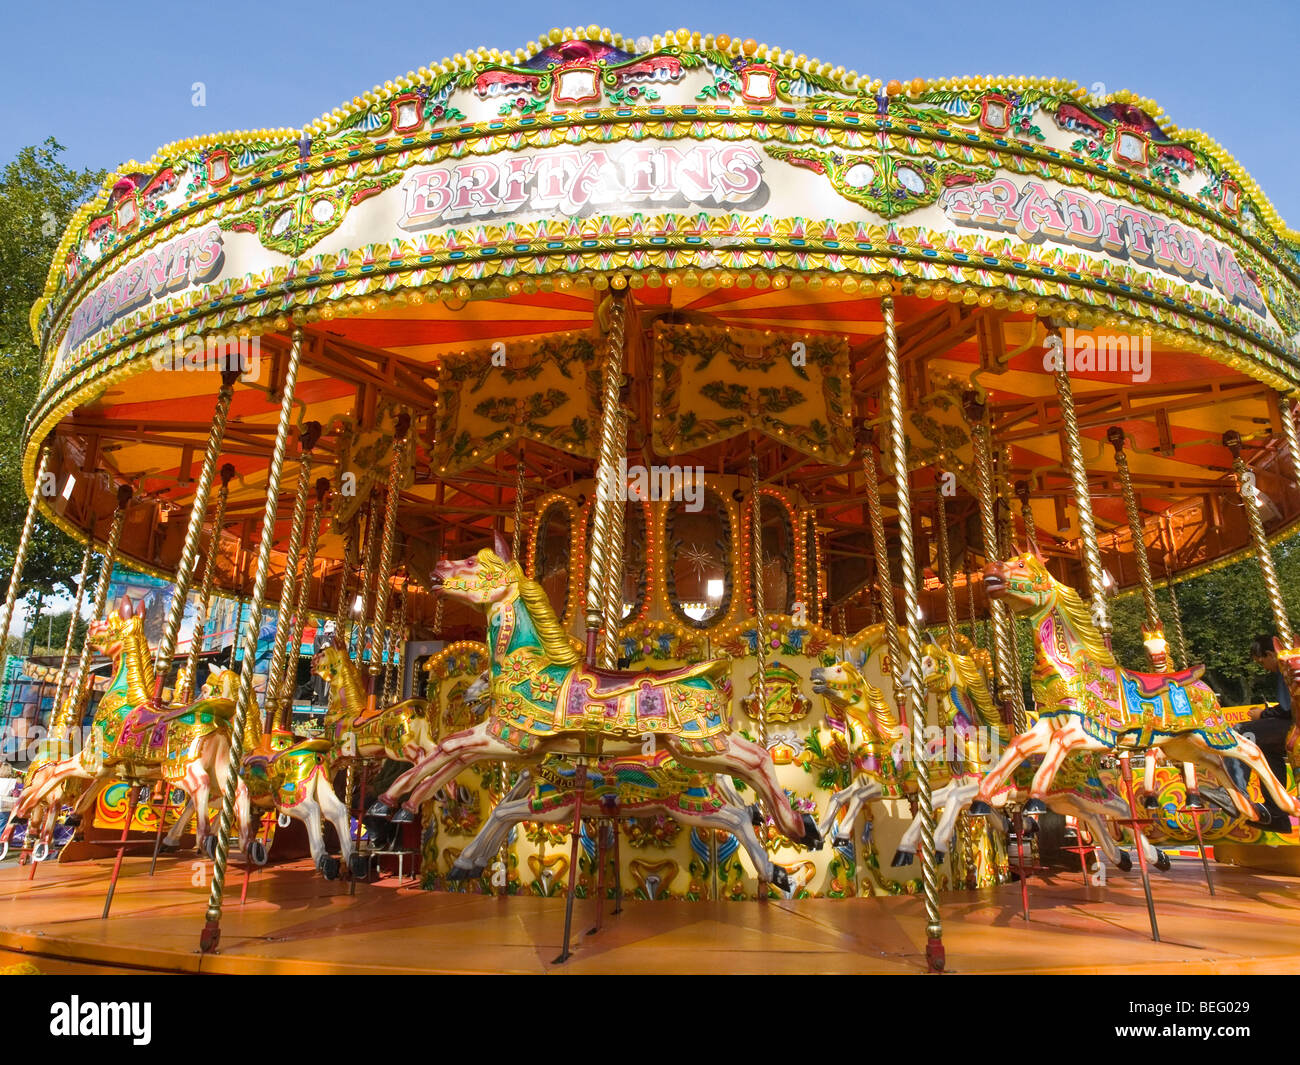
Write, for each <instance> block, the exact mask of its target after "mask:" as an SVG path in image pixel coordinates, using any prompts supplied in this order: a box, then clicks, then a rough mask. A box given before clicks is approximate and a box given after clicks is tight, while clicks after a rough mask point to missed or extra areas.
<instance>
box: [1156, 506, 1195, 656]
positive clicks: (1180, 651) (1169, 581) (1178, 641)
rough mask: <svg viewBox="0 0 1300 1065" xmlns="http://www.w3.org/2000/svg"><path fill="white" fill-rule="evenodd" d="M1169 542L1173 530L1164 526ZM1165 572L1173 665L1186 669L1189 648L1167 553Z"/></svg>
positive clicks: (1189, 652)
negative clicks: (1172, 639) (1171, 627)
mask: <svg viewBox="0 0 1300 1065" xmlns="http://www.w3.org/2000/svg"><path fill="white" fill-rule="evenodd" d="M1165 528H1166V530H1167V532H1168V535H1169V539H1170V542H1171V543H1172V541H1173V529H1172V527H1171V526H1169V525H1166V527H1165ZM1161 558H1162V561H1163V563H1164V570H1165V591H1167V592H1168V593H1169V620H1170V621H1171V622H1173V633H1172V635H1173V638H1174V641H1173V642H1174V654H1175V656H1176V657H1177V661H1176V662H1175V663H1174V668H1175V669H1186V668H1187V667H1188V666H1190V665H1191V664H1192V652H1191V647H1190V646H1189V645H1188V643H1187V634H1186V633H1185V632H1183V612H1182V611H1181V610H1179V609H1178V593H1177V592H1175V591H1174V578H1173V574H1172V573H1170V571H1169V553H1168V551H1164V552H1162V553H1161Z"/></svg>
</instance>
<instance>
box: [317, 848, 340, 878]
mask: <svg viewBox="0 0 1300 1065" xmlns="http://www.w3.org/2000/svg"><path fill="white" fill-rule="evenodd" d="M316 868H317V869H318V870H320V875H321V876H323V877H324V878H325V879H326V880H337V879H338V878H339V870H340V869H341V868H342V866H341V864H340V863H339V860H338V859H337V858H335V857H334V856H333V855H329V854H322V855H321V857H320V861H318V862H317V863H316Z"/></svg>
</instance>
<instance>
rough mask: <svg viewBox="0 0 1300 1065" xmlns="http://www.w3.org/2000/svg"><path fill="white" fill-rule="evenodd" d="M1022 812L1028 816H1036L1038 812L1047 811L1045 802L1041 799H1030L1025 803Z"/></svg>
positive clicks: (1043, 812)
mask: <svg viewBox="0 0 1300 1065" xmlns="http://www.w3.org/2000/svg"><path fill="white" fill-rule="evenodd" d="M1024 812H1025V813H1026V814H1028V815H1029V816H1030V817H1036V816H1037V815H1038V814H1045V813H1047V812H1048V810H1047V803H1045V802H1043V800H1042V799H1030V800H1029V801H1028V802H1027V803H1025V811H1024Z"/></svg>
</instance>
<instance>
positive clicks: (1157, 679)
mask: <svg viewBox="0 0 1300 1065" xmlns="http://www.w3.org/2000/svg"><path fill="white" fill-rule="evenodd" d="M1122 672H1123V675H1124V679H1125V680H1126V681H1127V682H1128V683H1129V684H1130V685H1132V687H1133V688H1135V689H1136V690H1137V694H1138V695H1139V696H1141V698H1143V699H1151V700H1154V699H1158V698H1159V697H1160V696H1162V695H1168V694H1169V685H1170V684H1171V683H1172V684H1177V685H1178V686H1179V687H1180V688H1185V687H1187V686H1188V685H1191V684H1195V683H1196V682H1197V681H1199V680H1200V679H1201V677H1203V676H1204V675H1205V667H1204V666H1189V667H1188V668H1187V669H1180V670H1179V671H1178V672H1177V673H1138V672H1135V671H1134V670H1131V669H1126V670H1123V671H1122Z"/></svg>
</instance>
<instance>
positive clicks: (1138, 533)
mask: <svg viewBox="0 0 1300 1065" xmlns="http://www.w3.org/2000/svg"><path fill="white" fill-rule="evenodd" d="M1106 439H1107V440H1109V441H1110V444H1111V446H1112V447H1113V448H1114V449H1115V469H1116V470H1117V471H1118V472H1119V486H1120V491H1121V492H1122V493H1123V496H1124V513H1125V515H1127V517H1128V528H1129V533H1130V535H1131V536H1132V537H1133V559H1134V561H1135V562H1137V568H1138V578H1139V580H1140V581H1141V584H1142V609H1143V612H1144V613H1145V614H1146V622H1147V624H1146V628H1147V632H1150V633H1159V634H1161V635H1163V634H1164V622H1163V621H1162V619H1161V617H1160V604H1159V601H1158V600H1157V599H1156V582H1155V578H1154V577H1153V576H1152V575H1151V559H1150V556H1148V555H1147V543H1146V533H1145V530H1144V528H1143V525H1142V514H1141V512H1140V511H1139V510H1138V502H1137V493H1135V492H1134V491H1133V475H1132V473H1131V472H1130V470H1129V465H1128V455H1127V454H1126V453H1125V451H1124V430H1123V429H1121V428H1120V427H1119V426H1118V425H1112V426H1111V427H1110V428H1109V429H1108V430H1106ZM1152 665H1158V663H1156V662H1154V661H1153V662H1152Z"/></svg>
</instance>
